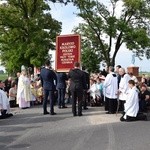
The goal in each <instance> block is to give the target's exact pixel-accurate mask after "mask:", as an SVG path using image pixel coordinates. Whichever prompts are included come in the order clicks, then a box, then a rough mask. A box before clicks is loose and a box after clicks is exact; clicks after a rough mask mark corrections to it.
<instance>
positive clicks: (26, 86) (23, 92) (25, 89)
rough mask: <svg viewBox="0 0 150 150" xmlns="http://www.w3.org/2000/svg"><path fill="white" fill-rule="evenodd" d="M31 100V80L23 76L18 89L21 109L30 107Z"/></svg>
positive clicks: (18, 101) (20, 78) (18, 102)
mask: <svg viewBox="0 0 150 150" xmlns="http://www.w3.org/2000/svg"><path fill="white" fill-rule="evenodd" d="M31 99H32V97H31V88H30V80H29V78H28V77H26V76H24V75H21V76H20V77H19V81H18V88H17V104H19V107H20V108H25V107H30V101H31Z"/></svg>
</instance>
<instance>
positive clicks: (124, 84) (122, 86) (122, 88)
mask: <svg viewBox="0 0 150 150" xmlns="http://www.w3.org/2000/svg"><path fill="white" fill-rule="evenodd" d="M119 74H120V75H121V80H120V83H119V111H124V103H125V101H126V99H127V91H128V89H129V87H128V82H129V80H131V77H130V76H129V74H126V73H125V69H124V68H120V69H119Z"/></svg>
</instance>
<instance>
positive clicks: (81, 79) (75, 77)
mask: <svg viewBox="0 0 150 150" xmlns="http://www.w3.org/2000/svg"><path fill="white" fill-rule="evenodd" d="M68 78H69V79H70V90H71V95H72V113H73V116H76V115H77V112H76V102H77V100H78V116H82V99H83V91H84V89H86V81H85V76H84V72H83V71H82V70H80V63H78V62H75V64H74V69H71V70H70V71H69V73H68Z"/></svg>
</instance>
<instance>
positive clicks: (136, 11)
mask: <svg viewBox="0 0 150 150" xmlns="http://www.w3.org/2000/svg"><path fill="white" fill-rule="evenodd" d="M118 3H120V0H110V4H111V7H107V5H104V4H103V3H101V2H99V1H98V0H78V1H75V5H76V6H77V8H78V9H79V13H78V14H77V15H78V16H79V17H81V18H82V19H83V23H81V24H80V25H79V26H78V27H76V28H75V29H74V31H75V32H77V33H80V34H81V36H82V39H83V42H84V43H85V42H88V43H90V44H91V46H90V47H89V46H88V44H86V45H87V47H83V51H85V49H90V51H91V53H93V52H97V53H96V54H97V57H99V59H100V60H101V62H104V63H106V64H107V66H110V65H112V66H114V65H115V58H116V55H117V53H118V51H119V50H120V47H121V46H122V44H123V43H124V44H125V45H126V47H127V48H128V49H129V50H132V51H133V52H134V53H135V54H136V56H138V57H139V58H142V56H143V55H144V54H145V55H146V57H147V58H150V50H149V48H150V36H149V34H148V33H149V29H150V28H149V27H150V26H149V21H150V2H149V1H148V0H122V10H121V12H120V15H118V14H117V13H118V12H117V8H118V6H117V5H118ZM105 4H106V3H105ZM109 6H110V5H109Z"/></svg>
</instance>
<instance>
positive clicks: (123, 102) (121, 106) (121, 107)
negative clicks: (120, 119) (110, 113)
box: [119, 100, 126, 111]
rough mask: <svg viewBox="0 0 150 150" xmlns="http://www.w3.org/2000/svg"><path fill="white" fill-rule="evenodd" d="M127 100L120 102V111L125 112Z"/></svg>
mask: <svg viewBox="0 0 150 150" xmlns="http://www.w3.org/2000/svg"><path fill="white" fill-rule="evenodd" d="M125 102H126V101H125V100H119V111H124V104H125Z"/></svg>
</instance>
